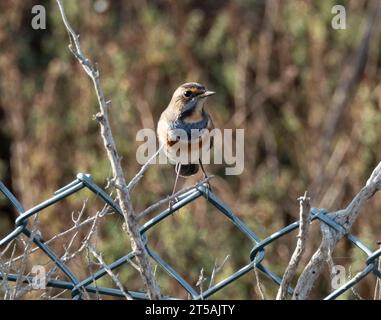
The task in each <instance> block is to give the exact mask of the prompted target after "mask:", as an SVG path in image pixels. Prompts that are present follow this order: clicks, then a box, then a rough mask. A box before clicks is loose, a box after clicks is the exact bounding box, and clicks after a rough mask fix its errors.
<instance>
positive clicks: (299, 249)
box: [276, 191, 311, 300]
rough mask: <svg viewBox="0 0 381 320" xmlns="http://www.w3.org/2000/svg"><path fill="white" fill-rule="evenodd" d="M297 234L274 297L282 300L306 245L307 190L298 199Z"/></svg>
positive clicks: (307, 222)
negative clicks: (293, 248)
mask: <svg viewBox="0 0 381 320" xmlns="http://www.w3.org/2000/svg"><path fill="white" fill-rule="evenodd" d="M298 200H299V221H300V224H299V234H298V241H297V243H296V248H295V251H294V253H293V254H292V256H291V260H290V262H289V264H288V266H287V268H286V271H285V273H284V275H283V279H282V283H281V285H280V287H279V290H278V293H277V296H276V299H277V300H284V299H286V297H287V292H288V288H289V286H290V284H291V281H292V279H293V277H294V276H295V273H296V269H297V268H298V265H299V263H300V260H301V258H302V255H303V253H304V251H305V249H306V246H307V240H308V230H309V225H310V210H311V206H310V198H309V197H307V191H306V192H305V193H304V196H303V197H300V198H299V199H298Z"/></svg>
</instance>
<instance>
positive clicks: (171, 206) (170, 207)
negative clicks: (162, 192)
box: [168, 198, 179, 210]
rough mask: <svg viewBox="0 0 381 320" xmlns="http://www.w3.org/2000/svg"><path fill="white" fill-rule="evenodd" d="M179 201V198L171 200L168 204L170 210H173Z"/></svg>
mask: <svg viewBox="0 0 381 320" xmlns="http://www.w3.org/2000/svg"><path fill="white" fill-rule="evenodd" d="M178 201H179V199H178V198H174V199H171V200H169V203H168V209H169V210H172V208H173V206H174V205H175V204H176V203H177V202H178Z"/></svg>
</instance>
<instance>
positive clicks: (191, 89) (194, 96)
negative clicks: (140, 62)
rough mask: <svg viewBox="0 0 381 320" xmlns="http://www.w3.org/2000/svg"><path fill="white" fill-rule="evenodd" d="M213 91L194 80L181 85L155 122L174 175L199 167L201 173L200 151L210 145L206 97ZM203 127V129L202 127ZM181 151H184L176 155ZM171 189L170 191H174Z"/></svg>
mask: <svg viewBox="0 0 381 320" xmlns="http://www.w3.org/2000/svg"><path fill="white" fill-rule="evenodd" d="M214 94H215V92H214V91H210V90H207V89H206V87H205V86H204V85H202V84H200V83H197V82H187V83H184V84H182V85H180V86H179V87H178V88H177V89H176V90H175V92H174V93H173V95H172V99H171V101H170V102H169V104H168V106H167V108H166V109H165V110H164V111H163V112H162V114H161V116H160V119H159V121H158V124H157V136H158V140H159V143H160V145H161V147H162V148H163V151H164V154H165V156H166V157H167V159H168V160H169V162H170V163H171V164H173V165H175V171H176V181H175V186H174V189H173V193H174V191H175V189H176V184H177V179H178V177H179V176H181V177H189V176H192V175H195V174H196V173H197V172H198V171H199V168H200V167H201V170H202V172H203V174H204V178H206V177H207V176H208V175H207V173H206V171H205V170H204V167H203V163H202V155H203V154H207V153H204V152H203V151H208V150H210V149H211V148H212V147H213V139H212V137H211V135H210V131H211V130H212V129H213V128H214V125H213V120H212V117H211V116H210V114H209V113H208V112H207V111H206V110H205V106H204V104H205V101H206V99H207V98H208V97H210V96H212V95H214ZM204 129H206V130H204ZM179 150H181V151H180V152H184V153H185V154H184V153H183V154H181V156H180V157H179V154H178V153H179ZM173 193H172V194H173Z"/></svg>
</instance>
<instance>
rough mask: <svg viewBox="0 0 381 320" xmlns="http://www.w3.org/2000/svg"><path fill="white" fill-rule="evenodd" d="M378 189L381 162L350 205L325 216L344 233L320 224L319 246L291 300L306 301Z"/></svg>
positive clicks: (380, 178) (379, 187)
mask: <svg viewBox="0 0 381 320" xmlns="http://www.w3.org/2000/svg"><path fill="white" fill-rule="evenodd" d="M380 189H381V162H380V163H379V164H378V165H377V167H376V168H375V169H374V171H373V172H372V174H371V176H370V177H369V179H368V181H367V182H366V185H365V186H364V187H363V188H362V189H361V190H360V192H359V193H358V194H357V195H356V196H355V197H354V198H353V200H352V201H351V203H350V204H349V205H348V206H347V207H346V208H345V209H342V210H338V211H335V212H330V213H328V214H327V216H328V217H330V218H331V219H333V220H334V221H335V222H336V223H338V224H340V225H341V226H342V227H343V228H344V230H345V233H343V232H338V231H336V230H334V229H332V228H330V227H329V226H327V225H326V224H325V223H322V224H321V232H322V241H321V244H320V246H319V248H318V250H317V251H316V252H315V254H314V255H313V256H312V258H311V260H310V261H309V263H308V264H307V266H306V267H305V269H304V270H303V272H302V274H301V276H300V278H299V280H298V283H297V285H296V288H295V291H294V294H293V297H292V298H293V299H295V300H304V299H308V297H309V295H310V292H311V290H312V288H313V286H314V284H315V281H316V279H317V278H318V277H319V275H320V274H321V272H322V270H323V267H324V265H325V263H326V262H327V261H328V260H329V259H330V258H331V255H332V252H333V250H334V248H335V246H336V243H337V242H338V241H339V240H340V239H341V238H342V237H343V236H344V235H345V234H346V233H348V232H349V231H350V229H351V227H352V225H353V223H354V222H355V220H356V218H357V217H358V215H359V213H360V210H361V208H362V207H363V206H364V204H365V202H366V201H367V200H368V199H370V198H371V197H372V196H373V195H374V194H375V193H376V192H377V191H378V190H380Z"/></svg>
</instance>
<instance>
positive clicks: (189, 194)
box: [0, 173, 381, 300]
mask: <svg viewBox="0 0 381 320" xmlns="http://www.w3.org/2000/svg"><path fill="white" fill-rule="evenodd" d="M84 188H87V189H88V190H90V191H91V192H92V193H94V194H95V195H96V196H97V197H98V198H100V199H101V200H102V201H103V202H104V203H105V205H106V207H107V208H111V209H112V210H113V211H114V212H115V213H116V214H118V215H120V216H122V217H123V213H122V211H121V209H120V207H119V206H118V204H117V203H115V201H114V200H113V199H112V198H111V197H110V196H109V195H108V194H107V193H106V192H105V191H104V190H103V189H102V188H100V187H99V186H98V185H97V184H96V183H94V181H93V180H92V178H91V176H90V175H88V174H82V173H80V174H78V175H77V178H76V179H75V180H74V181H72V182H71V183H69V184H67V185H66V186H64V187H63V188H61V189H59V190H57V191H56V192H55V193H54V195H53V196H52V197H51V198H49V199H47V200H45V201H43V202H42V203H40V204H38V205H36V206H34V207H33V208H31V209H29V210H27V211H26V210H25V209H24V208H23V206H22V205H21V203H20V202H19V201H18V200H17V198H16V197H15V196H14V195H13V194H12V193H11V192H10V191H9V189H8V188H7V187H6V186H5V185H4V184H3V183H2V182H0V191H1V193H2V194H3V195H4V196H5V197H6V199H7V200H8V201H9V203H10V204H11V205H13V207H14V208H15V209H16V210H17V212H18V214H19V215H18V217H17V219H16V221H15V229H14V230H13V231H12V232H11V233H9V234H8V235H7V236H5V237H4V238H3V239H2V240H1V241H0V248H1V247H3V246H6V245H7V244H9V243H10V242H12V241H13V240H15V239H16V238H17V237H19V236H20V235H21V234H23V235H25V236H26V237H27V238H29V239H30V241H33V243H34V244H35V245H36V246H37V247H38V248H39V249H41V251H42V252H43V253H44V254H45V255H46V256H47V257H48V258H49V259H50V260H51V261H52V262H53V263H54V265H55V266H56V268H58V269H59V270H61V271H62V272H63V273H64V274H65V275H66V277H67V279H68V280H67V281H63V280H54V279H47V280H46V283H45V284H46V286H47V287H52V288H56V289H62V290H69V291H70V292H71V296H72V298H73V299H75V300H78V299H81V298H83V295H84V293H96V294H99V295H105V296H113V297H119V298H124V297H128V298H130V299H147V295H146V293H145V292H142V291H129V290H128V289H127V290H124V288H122V287H119V289H117V288H111V287H102V286H98V285H95V281H96V280H98V279H100V278H102V277H104V276H105V275H110V274H112V271H113V270H114V269H116V268H118V267H120V266H122V265H125V264H128V265H133V259H134V256H135V254H134V252H133V251H131V252H129V253H127V254H126V255H125V256H123V257H121V258H119V259H117V260H115V261H114V262H112V263H110V264H105V263H104V264H103V266H102V267H101V268H100V269H99V270H97V271H96V272H94V273H92V274H91V275H89V276H88V277H86V278H85V279H79V277H78V276H76V274H75V273H74V272H73V270H72V269H71V268H69V267H68V265H67V264H66V263H65V260H64V259H63V258H60V257H59V256H58V255H57V254H56V253H55V252H54V251H53V249H52V248H51V247H50V246H49V244H48V243H47V241H44V240H43V239H42V237H41V236H40V235H39V234H38V233H34V232H33V230H32V229H31V228H28V222H29V220H30V219H31V218H32V217H33V216H35V215H36V214H38V213H40V212H42V211H43V210H44V209H46V208H48V207H50V206H52V205H54V204H56V203H57V202H60V201H62V200H63V199H65V198H67V197H69V196H71V195H73V194H75V193H78V192H80V191H81V190H82V189H84ZM199 198H201V199H203V200H204V201H208V202H209V203H210V204H212V205H213V206H214V207H215V208H216V209H217V211H216V212H217V213H218V214H221V215H223V216H224V217H225V218H226V219H227V220H228V221H230V222H231V223H232V224H233V225H234V226H235V227H236V228H238V230H239V231H240V232H242V234H243V235H244V236H245V237H247V238H248V239H249V240H250V241H251V242H252V244H253V247H252V250H251V252H248V260H247V261H248V262H247V264H246V265H244V266H242V267H241V268H240V269H239V270H237V271H235V272H234V273H233V274H231V275H230V276H228V277H227V278H225V279H223V280H222V281H220V282H218V283H216V284H214V285H213V286H211V287H209V288H208V289H207V290H205V291H203V292H201V293H200V292H198V291H197V290H196V288H195V287H194V286H192V285H191V284H190V283H188V282H187V281H186V280H185V279H184V278H183V277H182V276H181V275H180V274H179V273H178V272H177V271H176V270H175V269H174V268H173V267H172V266H171V265H170V264H168V263H167V262H166V261H164V259H163V258H162V257H160V255H159V254H157V253H156V252H155V251H154V250H152V249H151V248H150V245H149V239H148V235H147V231H149V230H150V229H152V228H155V227H156V226H157V225H159V224H160V222H162V221H163V220H165V219H166V218H168V217H169V216H171V215H173V214H176V212H178V210H179V209H180V208H182V207H184V206H186V205H187V204H189V203H190V202H192V201H196V200H197V201H200V200H198V199H199ZM326 213H327V212H326V211H325V210H324V209H320V208H312V209H311V212H310V215H311V221H314V220H318V221H320V222H322V223H325V224H327V225H328V226H330V227H331V228H333V229H334V230H336V231H338V232H343V231H344V232H345V229H344V228H343V227H342V226H341V225H339V224H338V223H336V222H335V221H333V220H332V219H331V218H329V217H328V216H327V215H326ZM298 227H299V222H294V223H292V224H290V225H288V226H286V227H284V228H282V229H280V230H278V231H276V232H274V233H273V234H271V235H269V236H268V237H266V238H264V239H261V238H260V237H258V236H257V234H256V233H254V232H253V231H252V230H251V229H250V228H249V227H248V226H247V225H246V224H245V223H244V222H243V221H242V220H241V219H239V218H238V217H237V216H236V215H235V214H234V213H233V211H232V210H231V209H230V208H229V207H228V206H226V205H225V204H224V203H223V201H222V200H221V199H220V198H219V197H217V196H216V195H215V194H214V193H213V192H212V191H211V190H210V189H209V188H208V186H207V185H206V184H202V185H198V186H195V187H193V188H192V189H190V190H188V191H186V192H185V193H183V194H181V195H180V196H179V197H178V198H177V201H176V203H174V204H173V205H172V206H171V207H170V208H167V209H166V210H164V211H162V212H160V213H159V214H157V215H156V216H154V217H153V218H151V219H150V220H148V221H147V222H146V223H144V224H143V225H142V226H141V228H140V233H141V235H142V237H143V239H144V242H145V246H146V249H147V252H148V254H149V255H150V257H151V258H152V259H153V260H154V261H155V263H156V264H157V265H158V267H160V268H162V269H163V270H164V271H165V272H166V273H167V274H168V275H169V276H170V277H171V278H173V279H174V280H175V281H177V283H178V284H179V285H181V286H182V287H183V288H184V289H185V290H186V292H187V293H188V294H189V297H190V298H191V299H194V300H202V299H207V298H209V297H212V296H213V295H214V294H215V293H217V292H219V291H221V290H223V289H224V288H225V287H226V286H228V285H229V284H231V283H233V282H234V281H236V280H237V279H239V278H241V277H242V276H244V275H245V274H247V273H248V272H250V271H252V270H254V269H257V270H259V271H260V272H261V273H262V274H263V275H264V276H266V277H268V278H269V279H270V280H271V281H272V282H274V283H275V284H276V285H278V286H279V285H280V283H281V280H282V278H281V277H280V276H279V275H277V274H275V273H274V272H273V271H271V269H270V268H268V267H265V266H264V264H263V262H264V261H265V259H266V248H267V247H268V246H269V245H271V244H272V243H273V242H275V241H277V240H279V239H282V237H284V236H285V235H287V234H289V233H290V232H292V231H294V230H296V229H297V228H298ZM346 238H347V240H348V241H349V242H350V243H351V244H352V245H353V246H354V247H356V248H357V249H358V250H360V251H361V252H362V253H363V254H364V255H365V257H366V259H364V262H363V264H364V267H363V269H362V271H360V272H359V273H357V274H356V275H355V276H354V277H352V278H351V279H350V280H348V281H347V282H346V283H344V284H343V285H342V286H340V287H339V288H337V289H336V290H334V291H333V292H331V293H330V294H329V295H327V296H326V297H325V298H324V299H325V300H331V299H336V298H337V297H339V296H340V295H342V294H343V293H345V292H346V291H347V290H350V289H351V288H352V287H353V286H355V285H356V284H357V283H358V282H360V281H361V280H362V279H364V278H365V277H367V276H369V275H370V274H374V275H375V276H376V277H377V278H378V279H381V272H380V270H379V268H378V258H379V256H380V255H381V249H378V250H375V251H374V250H372V249H371V248H369V247H368V246H366V245H365V244H364V242H362V241H361V240H360V239H358V238H357V237H356V236H354V235H352V234H346ZM0 280H1V281H3V282H4V281H7V282H21V283H25V284H31V283H32V282H33V276H31V275H19V274H12V273H7V272H5V271H4V269H2V270H0ZM127 286H128V284H127ZM288 292H289V294H290V295H291V294H292V293H293V289H292V288H289V291H288ZM164 298H166V299H177V297H164Z"/></svg>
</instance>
